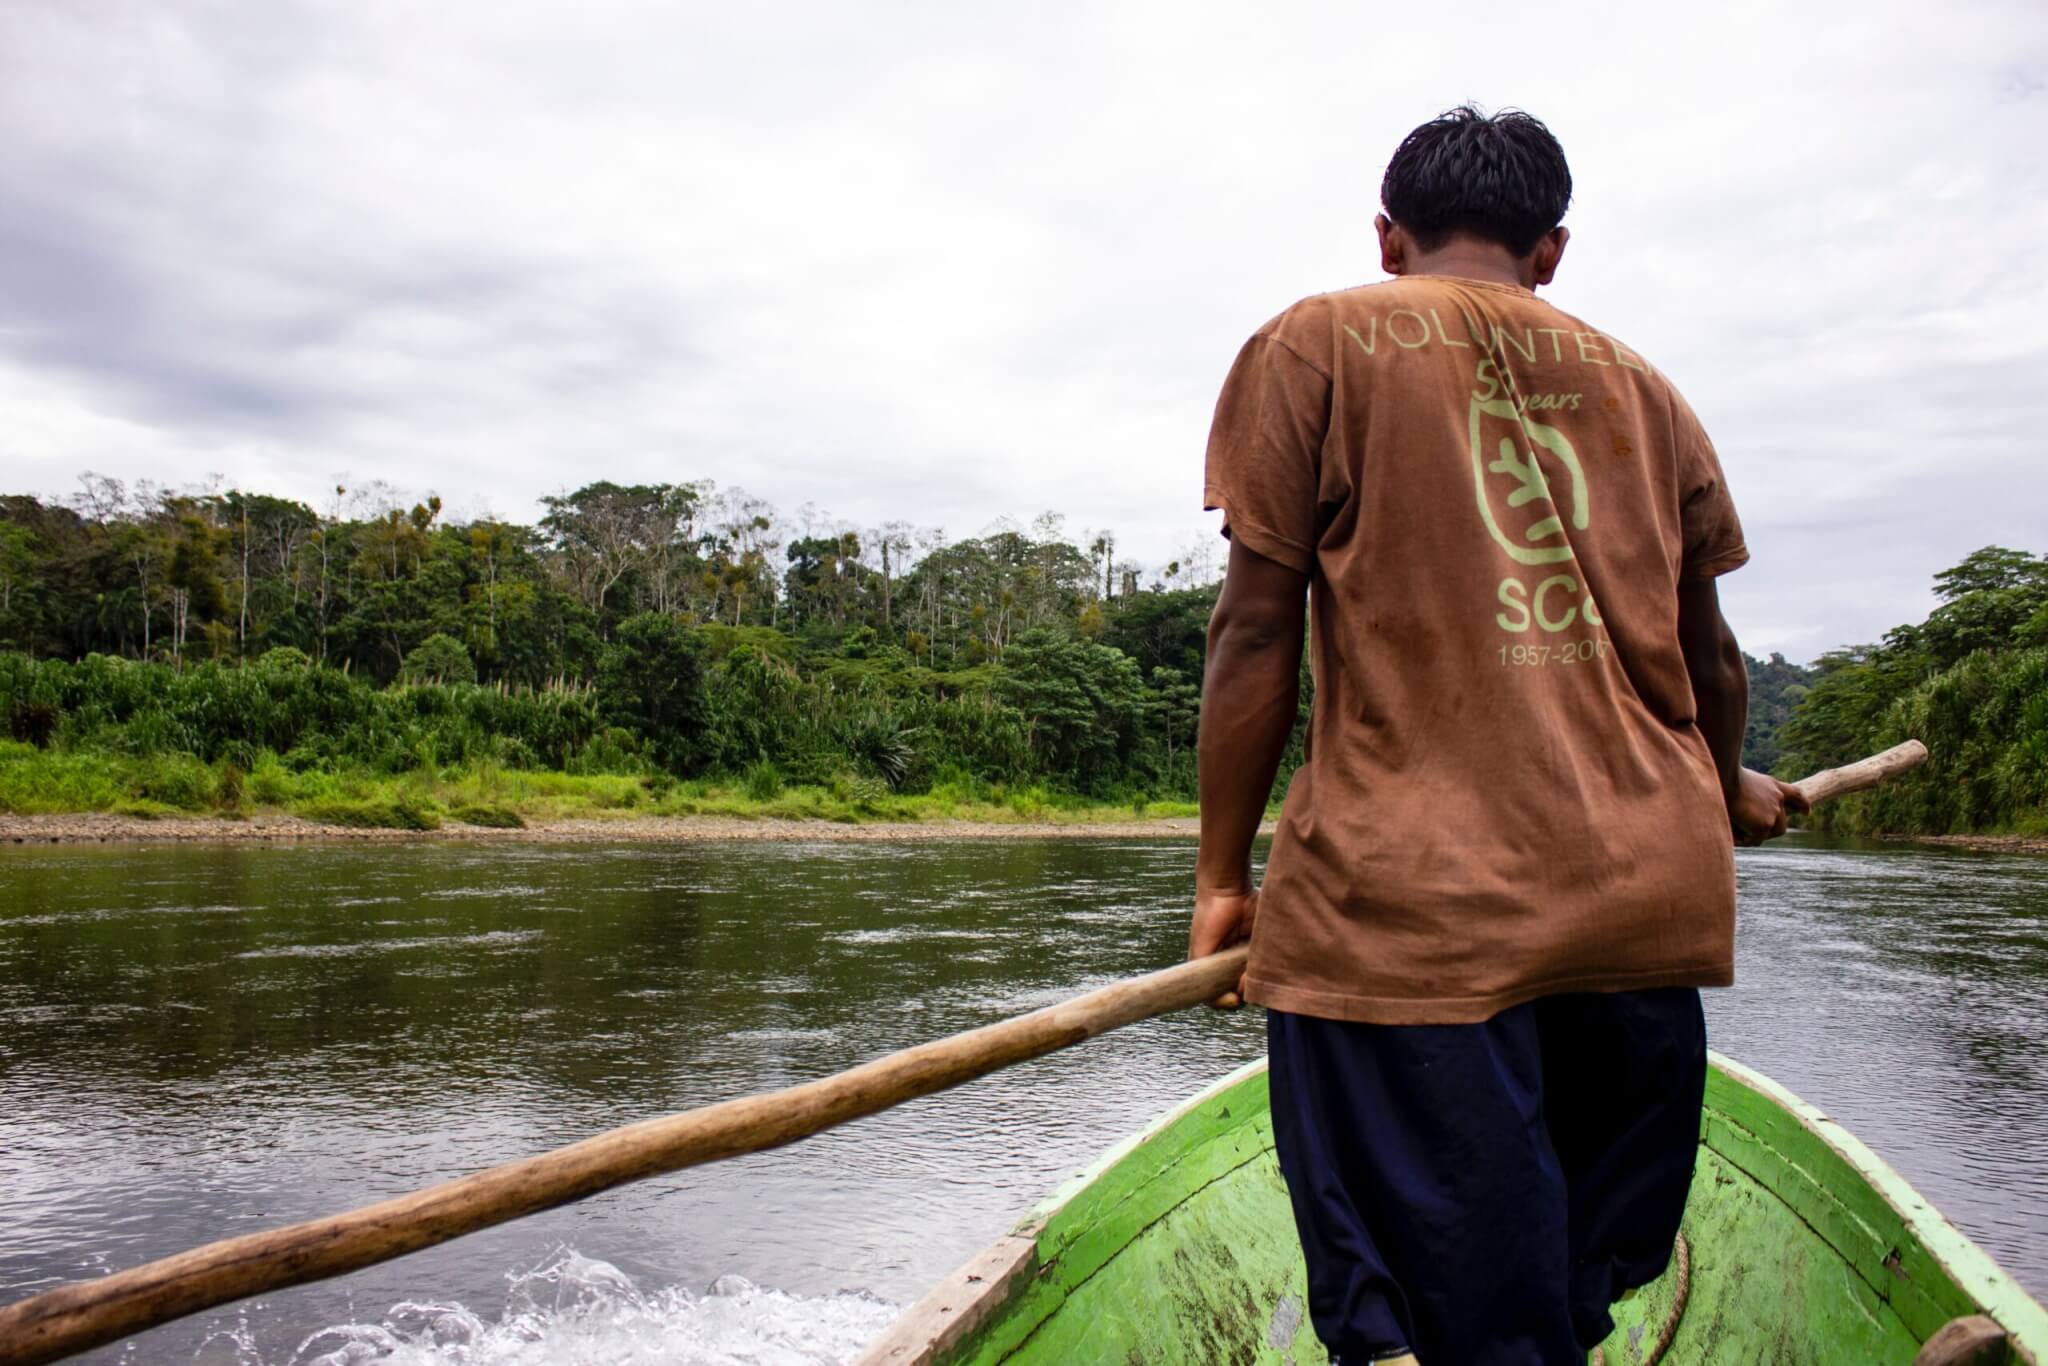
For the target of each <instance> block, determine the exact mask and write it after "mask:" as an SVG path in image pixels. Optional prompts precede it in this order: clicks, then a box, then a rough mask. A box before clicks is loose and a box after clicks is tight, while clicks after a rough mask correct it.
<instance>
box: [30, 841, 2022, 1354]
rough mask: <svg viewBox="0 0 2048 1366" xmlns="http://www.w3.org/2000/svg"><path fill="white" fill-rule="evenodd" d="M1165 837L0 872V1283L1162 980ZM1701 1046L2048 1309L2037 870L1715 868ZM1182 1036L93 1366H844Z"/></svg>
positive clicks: (246, 861) (485, 1160) (151, 1252)
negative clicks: (1722, 937)
mask: <svg viewBox="0 0 2048 1366" xmlns="http://www.w3.org/2000/svg"><path fill="white" fill-rule="evenodd" d="M1192 856H1193V847H1192V845H1191V844H1188V843H1184V842H1170V841H1135V842H1133V841H1086V842H1059V843H1048V844H1033V845H1026V844H1011V843H986V844H977V843H961V844H918V845H900V846H897V845H821V846H795V845H733V846H708V845H707V846H667V847H650V846H625V847H618V848H591V847H588V846H579V847H559V848H550V847H545V846H534V845H504V846H445V845H417V846H408V847H397V848H380V849H369V850H366V849H363V848H359V847H353V848H352V847H343V846H308V847H301V848H237V847H198V846H168V847H144V846H136V847H68V846H67V847H57V848H45V849H35V848H11V849H7V850H0V1299H13V1298H16V1297H18V1296H20V1295H24V1294H28V1293H32V1292H34V1291H36V1290H39V1289H44V1288H47V1287H49V1286H52V1285H55V1284H57V1283H59V1282H62V1281H66V1280H72V1279H77V1278H80V1277H86V1276H93V1275H97V1274H101V1273H103V1272H105V1271H108V1270H111V1269H116V1268H119V1267H123V1266H129V1265H133V1264H134V1263H136V1262H139V1261H144V1260H147V1259H149V1258H152V1257H157V1256H162V1255H164V1254H167V1253H169V1252H173V1251H177V1250H179V1249H182V1248H184V1247H187V1246H190V1245H193V1244H196V1243H200V1242H204V1241H207V1240H209V1239H213V1238H218V1237H223V1236H229V1235H233V1234H238V1233H244V1232H250V1231H253V1230H256V1229H260V1228H265V1227H269V1226H272V1225H276V1224H280V1223H285V1222H290V1221H292V1220H297V1219H303V1218H308V1217H312V1216H315V1215H319V1214H324V1213H329V1212H332V1211H335V1210H338V1209H342V1208H345V1207H348V1206H351V1205H355V1204H360V1203H363V1202H365V1201H368V1200H373V1199H377V1198H380V1197H384V1196H388V1195H393V1194H398V1193H401V1192H404V1191H408V1190H411V1189H414V1188H416V1187H418V1186H421V1185H425V1184H429V1183H431V1182H434V1181H438V1180H442V1179H445V1178H447V1177H450V1176H454V1175H458V1174H461V1173H465V1172H468V1171H472V1170H475V1169H477V1168H480V1167H484V1166H488V1165H490V1164H492V1163H496V1162H501V1161H504V1160H507V1159H509V1158H513V1157H519V1156H524V1155H527V1154H529V1153H533V1152H537V1151H540V1150H542V1149H545V1148H548V1147H552V1146H556V1145H558V1144H561V1143H565V1142H569V1141H571V1140H574V1139H576V1138H580V1137H584V1136H586V1135H588V1134H590V1133H593V1132H596V1131H598V1130H601V1129H605V1128H609V1127H612V1126H614V1125H618V1124H622V1123H626V1122H629V1121H631V1120H635V1119H641V1118H646V1117H648V1116H651V1115H656V1114H661V1113H665V1112H668V1111H672V1110H677V1109H682V1108H686V1107H689V1106H692V1105H697V1104H702V1103H704V1102H707V1101H711V1100H716V1099H722V1098H725V1097H727V1096H731V1095H736V1094H740V1093H744V1092H747V1091H752V1090H759V1089H763V1088H767V1087H773V1086H780V1085H785V1084H788V1083H790V1082H793V1081H797V1080H801V1079H804V1078H808V1077H812V1076H817V1075H820V1074H823V1073H825V1072H829V1071H833V1070H836V1069H838V1068H841V1067H844V1066H847V1065H849V1064H852V1063H854V1062H857V1061H860V1060H862V1059H864V1058H868V1057H872V1056H874V1055H875V1054H877V1053H880V1052H883V1051H886V1050H888V1049H892V1048H897V1047H901V1046H904V1045H907V1044H910V1043H914V1042H919V1041H922V1040H924V1039H928V1038H931V1037H933V1036H936V1035H939V1034H943V1033H948V1032H951V1031H954V1030H957V1029H962V1028H966V1027H970V1026H973V1025H977V1024H983V1023H987V1022H989V1021H991V1020H995V1019H998V1018H1001V1017H1002V1016H1005V1015H1008V1014H1011V1013H1014V1012H1016V1011H1019V1010H1023V1009H1029V1008H1032V1007H1035V1006H1038V1005H1043V1004H1045V1003H1047V1002H1049V1001H1053V1000H1056V999H1059V998H1061V997H1062V996H1065V995H1067V994H1069V993H1071V992H1073V991H1076V990H1080V989H1084V988H1086V987H1088V986H1092V985H1097V984H1100V983H1102V982H1105V981H1108V980H1111V979H1113V978H1115V977H1119V976H1123V975H1126V974H1129V973H1134V972H1140V971H1144V970H1146V969H1148V968H1151V967H1155V966H1160V965H1163V964H1165V963H1167V962H1170V961H1172V960H1173V959H1175V958H1176V957H1178V955H1179V952H1180V949H1181V946H1182V944H1183V943H1184V941H1185V934H1186V919H1185V917H1186V910H1185V907H1186V904H1187V899H1188V894H1189V889H1190V886H1191V869H1192ZM1741 873H1742V896H1743V918H1742V931H1741V946H1740V955H1741V965H1740V979H1741V985H1740V986H1739V987H1737V988H1736V989H1734V990H1732V991H1727V992H1717V993H1710V994H1709V997H1708V1014H1709V1017H1710V1020H1711V1022H1712V1028H1713V1031H1714V1042H1715V1045H1716V1046H1717V1047H1718V1048H1720V1049H1721V1050H1722V1051H1724V1052H1727V1053H1731V1054H1733V1055H1735V1056H1737V1057H1739V1058H1741V1059H1743V1060H1744V1061H1746V1062H1748V1063H1750V1064H1752V1065H1754V1066H1756V1067H1759V1068H1761V1069H1762V1070H1764V1071H1765V1072H1768V1073H1770V1074H1771V1075H1773V1076H1775V1077H1777V1078H1778V1080H1780V1081H1781V1082H1783V1083H1785V1084H1786V1085H1788V1086H1790V1087H1791V1088H1792V1089H1794V1090H1796V1091H1798V1092H1800V1093H1802V1094H1803V1095H1805V1096H1806V1097H1807V1098H1808V1099H1810V1100H1813V1101H1815V1102H1816V1103H1818V1104H1820V1105H1822V1106H1823V1107H1825V1108H1827V1109H1828V1110H1829V1112H1830V1113H1831V1114H1833V1115H1834V1116H1835V1117H1836V1118H1837V1119H1840V1120H1842V1121H1843V1122H1844V1123H1846V1124H1847V1125H1849V1127H1850V1128H1851V1129H1853V1130H1854V1131H1855V1132H1856V1133H1858V1134H1859V1135H1860V1136H1861V1137H1863V1138H1864V1139H1865V1141H1867V1142H1869V1143H1870V1144H1871V1145H1872V1146H1873V1147H1875V1148H1876V1149H1877V1150H1878V1152H1879V1153H1880V1154H1882V1155H1883V1156H1884V1157H1886V1158H1887V1159H1889V1160H1890V1161H1891V1162H1892V1163H1893V1164H1894V1165H1896V1166H1897V1167H1898V1168H1900V1170H1901V1171H1903V1172H1904V1173H1905V1174H1906V1175H1907V1177H1908V1178H1909V1179H1911V1180H1912V1181H1913V1182H1914V1183H1915V1184H1917V1185H1918V1186H1919V1187H1920V1188H1921V1189H1922V1190H1923V1191H1924V1192H1926V1193H1927V1194H1928V1195H1930V1196H1932V1197H1933V1198H1934V1200H1935V1201H1936V1203H1938V1204H1939V1205H1940V1206H1941V1207H1942V1208H1943V1209H1944V1210H1945V1211H1946V1212H1947V1213H1948V1214H1949V1215H1950V1216H1951V1217H1952V1218H1953V1219H1954V1220H1955V1221H1956V1222H1957V1223H1958V1224H1960V1225H1961V1226H1962V1227H1963V1228H1964V1229H1965V1230H1966V1231H1967V1232H1969V1233H1970V1234H1971V1235H1972V1236H1974V1237H1975V1238H1977V1239H1978V1240H1979V1241H1980V1242H1981V1243H1983V1244H1984V1245H1985V1246H1986V1247H1987V1248H1989V1249H1990V1250H1991V1251H1992V1252H1993V1253H1994V1255H1996V1256H1998V1257H1999V1259H2000V1260H2001V1261H2002V1262H2003V1263H2004V1264H2005V1265H2006V1267H2007V1268H2008V1269H2009V1270H2011V1271H2012V1272H2014V1273H2015V1274H2016V1275H2017V1276H2018V1278H2019V1279H2020V1280H2021V1281H2022V1283H2024V1284H2026V1285H2027V1286H2028V1287H2029V1288H2030V1289H2031V1290H2032V1291H2033V1292H2034V1293H2035V1294H2036V1295H2037V1296H2044V1295H2048V1251H2044V1250H2043V1248H2042V1246H2041V1244H2042V1242H2043V1239H2042V1237H2041V1235H2042V1233H2043V1231H2044V1229H2048V860H2028V859H2022V858H2002V857H1993V856H1985V855H1973V854H1965V853H1957V852H1950V851H1943V850H1920V849H1882V850H1850V849H1840V848H1829V847H1825V846H1822V845H1820V844H1818V843H1815V842H1807V843H1803V844H1802V843H1798V842H1794V843H1790V844H1786V845H1784V846H1781V847H1777V848H1772V849H1768V850H1762V851H1756V852H1745V853H1744V854H1743V855H1742V857H1741ZM1261 1046H1262V1035H1261V1023H1260V1020H1259V1019H1258V1016H1257V1013H1256V1012H1250V1011H1248V1012H1243V1013H1240V1014H1238V1015H1234V1016H1223V1015H1216V1014H1212V1013H1210V1012H1206V1011H1204V1012H1190V1013H1187V1014H1183V1015H1180V1016H1177V1017H1174V1018H1171V1019H1166V1020H1158V1021H1152V1022H1150V1023H1147V1024H1144V1025H1139V1026H1135V1027H1133V1028H1131V1029H1129V1030H1125V1031H1123V1032H1121V1033H1119V1034H1117V1035H1114V1036H1111V1037H1110V1038H1107V1039H1102V1040H1097V1041H1095V1042H1093V1043H1090V1044H1088V1045H1084V1046H1083V1047H1081V1048H1078V1049H1075V1050H1072V1051H1070V1052H1068V1053H1065V1054H1061V1055H1057V1056H1055V1057H1052V1058H1047V1059H1042V1060H1040V1061H1038V1062H1036V1063H1031V1064H1027V1065H1025V1066H1022V1067H1019V1068H1015V1069H1012V1070H1011V1071H1009V1072H1006V1073H1002V1074H999V1075H998V1076H996V1077H993V1078H990V1079H987V1080H985V1081H982V1082H979V1083H976V1084H975V1085H973V1086H971V1087H968V1088H965V1089H963V1090H959V1091H955V1092H952V1093H950V1094H946V1095H942V1096H937V1097H932V1098H930V1099H927V1100H924V1101H920V1102H917V1103H915V1104H913V1105H910V1106H907V1107H903V1108H900V1109H898V1110H895V1111H893V1112H890V1113H888V1114H886V1115H882V1116H878V1117H876V1118H874V1119H870V1120H865V1121H862V1122H860V1123H858V1124H856V1125H853V1126H851V1127H849V1128H846V1129H843V1130H839V1131H837V1132H834V1133H831V1134H826V1135H823V1136H821V1137H819V1138H816V1139H813V1140H811V1141H809V1142H807V1143H803V1144H800V1145H797V1146H795V1147H793V1148H790V1149H786V1150H783V1151H781V1152H776V1153H769V1154H763V1155H759V1156H755V1157H749V1158H744V1159H740V1160H738V1161H735V1162H730V1163H725V1164H722V1165H719V1166H715V1167H710V1168H703V1169H698V1170H696V1171H692V1172H686V1173H683V1174H682V1175H679V1176H676V1177H671V1178H664V1179H658V1180H654V1181H649V1182H644V1183H642V1184H640V1185H638V1186H633V1187H629V1188H626V1189H624V1190H621V1191H616V1192H612V1193H610V1194H607V1195H603V1196H600V1197H597V1198H596V1199H593V1200H590V1201H587V1202H585V1203H583V1204H581V1205H578V1206H575V1207H572V1208H569V1209H564V1210H556V1211H552V1212H550V1213H547V1214H542V1215H539V1216H536V1217H534V1218H531V1219H528V1220H525V1221H522V1222H520V1223H517V1224H513V1225H509V1226H506V1227H502V1228H498V1229H493V1230H489V1231H486V1232H484V1233H480V1234H477V1235H475V1236H473V1237H470V1238H467V1239H464V1240H462V1241H459V1242H457V1243H454V1244H451V1245H448V1246H444V1247H440V1248H435V1249H431V1250H428V1251H426V1252H422V1253H418V1254H415V1255H414V1256H412V1257H409V1258H406V1259H404V1260H402V1261H399V1262H396V1263H392V1264H388V1265H385V1266H382V1267H375V1268H371V1269H369V1270H366V1271H362V1272H359V1273H357V1274H355V1275H353V1276H349V1277H346V1278H344V1279H341V1280H337V1281H332V1282H327V1283H324V1284H320V1285H314V1286H306V1287H301V1288H298V1289H295V1290H291V1291H287V1292H283V1293H280V1294H277V1295H273V1296H270V1297H267V1298H265V1299H263V1300H260V1301H256V1302H252V1303H250V1304H246V1305H242V1306H238V1307H234V1308H231V1309H226V1310H220V1311H214V1312H211V1313H208V1314H204V1315H201V1316H198V1317H197V1318H194V1319H192V1320H188V1321H187V1322H185V1323H182V1324H178V1325H173V1326H171V1327H168V1328H164V1329H160V1330H158V1331H157V1332H156V1333H154V1334H151V1335H149V1336H147V1337H145V1338H142V1339H140V1340H138V1341H137V1342H135V1343H131V1344H129V1345H127V1347H125V1348H119V1347H116V1348H108V1349H103V1350H102V1351H101V1352H100V1353H98V1354H97V1355H96V1356H95V1357H92V1358H88V1359H90V1360H99V1361H117V1360H136V1361H141V1360H156V1359H159V1358H174V1359H178V1360H192V1361H198V1362H205V1363H213V1362H220V1363H227V1362H233V1363H237V1364H238V1366H243V1364H245V1363H246V1364H253V1363H285V1362H298V1363H308V1364H309V1366H310V1363H316V1362H318V1363H323V1366H324V1364H325V1363H335V1364H336V1366H339V1363H344V1362H356V1361H369V1360H379V1361H395V1362H456V1361H461V1362H522V1363H524V1362H536V1363H537V1362H556V1363H560V1362H571V1361H574V1362H606V1361H649V1360H658V1359H664V1358H666V1359H672V1360H675V1361H678V1362H682V1363H722V1362H773V1363H784V1362H787V1363H797V1362H811V1361H831V1360H837V1359H840V1358H842V1357H843V1356H845V1355H846V1354H848V1353H849V1352H851V1351H852V1350H854V1349H855V1348H856V1347H857V1346H858V1345H859V1344H860V1343H861V1342H862V1341H864V1340H865V1339H866V1338H867V1337H868V1336H869V1335H871V1334H872V1333H873V1332H875V1331H876V1330H877V1329H878V1328H879V1327H880V1326H881V1325H882V1324H883V1323H885V1322H886V1321H887V1319H888V1317H889V1314H890V1312H891V1310H892V1308H893V1307H894V1306H895V1305H896V1304H897V1303H900V1302H905V1301H908V1300H910V1299H914V1298H915V1297H916V1296H917V1295H918V1294H919V1293H920V1292H921V1290H922V1289H923V1287H924V1286H926V1285H927V1284H928V1283H929V1282H931V1281H932V1280H934V1279H936V1278H937V1277H938V1276H939V1275H941V1274H943V1273H944V1272H945V1271H946V1270H948V1269H950V1268H951V1267H952V1266H953V1265H954V1264H956V1263H957V1262H959V1261H960V1260H962V1259H963V1258H964V1257H966V1256H967V1255H968V1254H969V1253H971V1252H973V1251H974V1250H976V1249H977V1248H979V1247H980V1246H981V1245H983V1244H984V1243H986V1242H988V1241H989V1240H990V1239H992V1238H993V1237H995V1236H996V1235H997V1234H999V1233H1000V1232H1002V1231H1003V1230H1004V1229H1005V1228H1007V1227H1008V1226H1009V1224H1010V1223H1011V1222H1013V1221H1014V1220H1015V1218H1016V1217H1017V1216H1018V1215H1019V1214H1020V1213H1022V1212H1023V1211H1024V1210H1025V1209H1026V1208H1028V1207H1029V1206H1030V1205H1031V1204H1033V1203H1035V1202H1036V1200H1037V1199H1038V1198H1039V1197H1040V1196H1041V1195H1042V1194H1043V1193H1044V1192H1046V1191H1047V1190H1049V1189H1050V1188H1051V1187H1052V1186H1054V1185H1056V1184H1058V1182H1059V1181H1060V1180H1061V1179H1062V1178H1063V1177H1065V1176H1066V1175H1069V1174H1071V1172H1072V1171H1073V1170H1075V1169H1076V1168H1077V1167H1078V1166H1079V1165H1080V1164H1083V1163H1085V1162H1087V1161H1089V1160H1091V1159H1092V1158H1093V1157H1094V1156H1095V1154H1096V1153H1098V1152H1099V1151H1100V1150H1101V1149H1102V1148H1104V1147H1105V1146H1107V1145H1108V1144H1109V1143H1111V1142H1113V1141H1114V1140H1116V1139H1117V1138H1119V1137H1121V1136H1122V1135H1123V1134H1125V1133H1127V1132H1129V1131H1130V1130H1132V1129H1134V1128H1136V1127H1137V1126H1139V1125H1140V1124H1142V1123H1143V1122H1144V1121H1145V1120H1146V1119H1148V1118H1149V1117H1150V1116H1151V1115H1153V1114H1154V1113H1156V1112H1157V1111H1158V1110H1160V1109H1161V1108H1163V1107H1164V1106H1166V1105H1168V1104H1169V1103H1171V1102H1172V1101H1174V1100H1176V1099H1177V1098H1179V1097H1181V1096H1183V1095H1185V1094H1187V1093H1188V1092H1190V1091H1193V1090H1195V1089H1197V1088H1198V1087H1200V1086H1201V1085H1203V1084H1205V1083H1206V1082H1207V1081H1209V1080H1210V1079H1212V1078H1213V1077H1215V1076H1217V1075H1219V1074H1220V1073H1222V1072H1224V1071H1225V1070H1227V1069H1229V1068H1231V1067H1234V1066H1236V1065H1237V1064H1238V1063H1240V1062H1243V1061H1245V1060H1246V1059H1249V1058H1251V1057H1254V1056H1256V1055H1257V1054H1258V1052H1259V1051H1260V1049H1261Z"/></svg>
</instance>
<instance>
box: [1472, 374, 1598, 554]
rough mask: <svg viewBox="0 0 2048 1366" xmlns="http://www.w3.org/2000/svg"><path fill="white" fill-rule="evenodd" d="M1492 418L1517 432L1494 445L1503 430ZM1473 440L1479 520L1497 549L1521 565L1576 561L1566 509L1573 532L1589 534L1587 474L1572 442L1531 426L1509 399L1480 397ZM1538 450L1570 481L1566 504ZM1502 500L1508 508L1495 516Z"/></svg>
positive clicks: (1546, 428) (1474, 402)
mask: <svg viewBox="0 0 2048 1366" xmlns="http://www.w3.org/2000/svg"><path fill="white" fill-rule="evenodd" d="M1490 417H1491V418H1505V419H1506V420H1507V421H1508V422H1510V423H1512V424H1513V430H1512V431H1511V432H1509V433H1508V434H1505V435H1501V436H1499V437H1498V440H1497V442H1496V439H1495V435H1494V434H1495V433H1498V432H1500V430H1501V429H1500V428H1499V427H1498V426H1495V425H1492V424H1489V423H1488V422H1487V421H1486V419H1487V418H1490ZM1471 435H1472V482H1473V485H1474V488H1475V491H1476V492H1477V494H1478V497H1479V515H1480V517H1481V518H1483V519H1484V520H1485V522H1486V530H1487V533H1488V534H1489V535H1491V536H1492V537H1493V539H1494V543H1495V544H1496V545H1498V546H1499V547H1500V548H1501V549H1502V550H1505V551H1506V552H1507V553H1508V555H1509V557H1510V558H1512V559H1513V560H1515V561H1516V563H1518V564H1556V563H1558V562H1560V561H1563V560H1569V559H1570V558H1572V547H1571V541H1570V539H1569V537H1567V536H1566V534H1565V529H1564V518H1563V516H1562V515H1561V511H1562V508H1564V507H1569V508H1570V509H1571V524H1572V529H1573V530H1575V531H1584V530H1585V529H1586V524H1587V520H1588V518H1589V516H1590V512H1589V509H1588V506H1587V504H1588V501H1589V500H1588V497H1587V490H1586V472H1585V470H1584V468H1583V467H1581V466H1580V464H1579V456H1578V452H1576V451H1574V450H1573V449H1572V443H1571V441H1570V440H1569V439H1568V438H1567V437H1566V436H1565V434H1564V433H1563V432H1561V431H1559V430H1558V429H1557V428H1555V427H1552V426H1550V425H1548V424H1547V423H1542V422H1535V421H1532V420H1530V418H1529V417H1528V416H1527V415H1526V414H1524V413H1523V412H1522V411H1521V410H1520V409H1519V408H1518V407H1517V406H1516V405H1515V403H1514V401H1513V400H1511V399H1482V398H1480V397H1478V396H1477V395H1476V394H1475V395H1474V396H1473V398H1472V407H1471ZM1524 443H1526V446H1525V444H1524ZM1489 445H1491V446H1492V450H1490V451H1489V450H1488V447H1489ZM1539 447H1540V448H1541V449H1543V450H1545V451H1548V452H1550V454H1551V455H1552V456H1554V457H1555V463H1556V464H1558V465H1560V466H1562V467H1563V470H1564V472H1565V474H1566V475H1567V476H1569V479H1570V487H1569V488H1568V489H1567V490H1565V492H1566V495H1567V496H1566V498H1565V501H1564V502H1563V503H1562V504H1560V503H1559V501H1558V499H1557V498H1556V497H1555V496H1554V495H1553V494H1552V492H1551V483H1550V479H1549V477H1548V476H1546V475H1545V474H1544V472H1543V466H1542V464H1541V463H1539V459H1538V456H1537V454H1536V451H1537V448H1539ZM1503 494H1504V495H1505V497H1504V498H1503V501H1504V502H1505V504H1506V508H1505V510H1504V512H1503V513H1500V514H1496V512H1495V511H1494V500H1495V498H1497V497H1501V496H1502V495H1503ZM1532 505H1533V506H1532Z"/></svg>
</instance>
